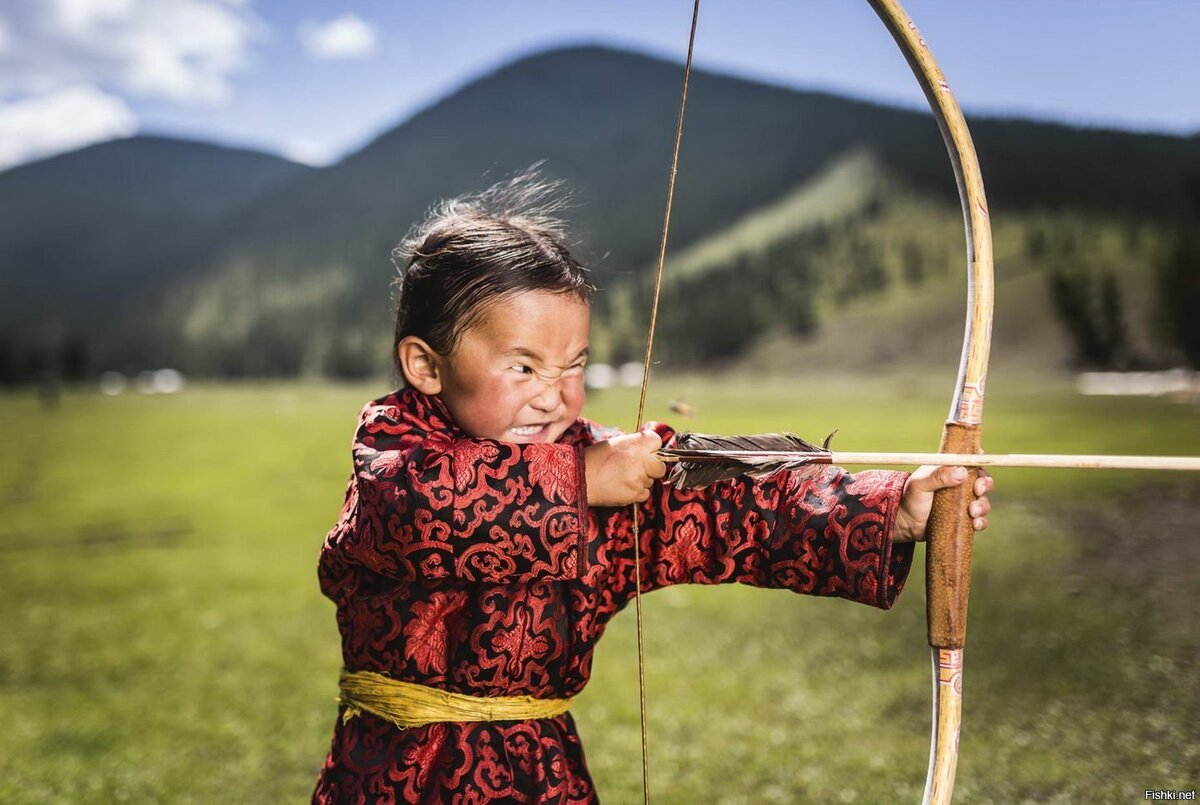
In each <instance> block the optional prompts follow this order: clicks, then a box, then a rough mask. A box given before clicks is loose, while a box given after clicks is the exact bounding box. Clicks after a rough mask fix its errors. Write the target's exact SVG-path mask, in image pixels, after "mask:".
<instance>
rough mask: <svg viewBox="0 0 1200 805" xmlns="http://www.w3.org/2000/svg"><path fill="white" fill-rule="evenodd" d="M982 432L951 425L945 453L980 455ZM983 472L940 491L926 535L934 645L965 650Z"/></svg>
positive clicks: (973, 472)
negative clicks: (975, 507)
mask: <svg viewBox="0 0 1200 805" xmlns="http://www.w3.org/2000/svg"><path fill="white" fill-rule="evenodd" d="M982 436H983V431H982V429H981V428H980V426H979V425H964V424H960V423H957V422H947V423H946V427H945V429H944V430H943V431H942V444H941V447H940V448H939V449H938V452H941V453H980V452H982V450H981V449H980V443H981V441H982ZM978 477H979V468H978V467H967V480H966V481H965V482H964V483H961V484H959V485H958V486H953V487H949V488H947V489H939V490H938V491H937V492H935V493H934V495H933V508H932V510H931V511H930V513H929V525H928V527H927V529H926V534H927V535H928V537H927V539H928V544H927V546H926V550H925V607H926V615H927V618H928V624H929V645H930V646H932V647H933V648H940V649H961V648H962V647H963V644H965V643H966V641H967V597H968V596H969V595H970V592H971V550H972V547H973V545H974V539H975V527H974V525H973V524H972V518H971V515H970V514H969V513H968V511H967V507H968V506H969V505H970V503H971V501H972V500H974V498H975V495H974V487H975V479H976V478H978Z"/></svg>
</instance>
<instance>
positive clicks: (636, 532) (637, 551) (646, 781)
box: [633, 0, 700, 805]
mask: <svg viewBox="0 0 1200 805" xmlns="http://www.w3.org/2000/svg"><path fill="white" fill-rule="evenodd" d="M699 17H700V0H694V2H693V5H692V30H691V33H689V34H688V50H687V62H686V63H685V64H684V68H683V89H682V90H681V91H680V93H679V116H678V118H677V120H676V122H675V148H674V150H673V151H672V153H671V173H670V176H669V178H668V180H667V206H666V210H665V211H664V213H663V226H662V238H661V241H660V243H659V247H658V267H657V268H656V270H655V273H654V299H653V301H652V302H651V305H650V326H649V328H648V329H647V331H646V360H645V363H644V365H643V366H642V390H641V395H640V396H639V398H638V410H637V424H636V426H635V427H634V431H635V432H637V431H640V430H641V429H642V424H643V418H644V416H645V413H646V391H647V389H649V387H650V360H651V356H652V355H653V353H654V327H655V325H656V324H657V323H658V300H659V297H660V296H661V294H662V280H663V266H664V264H665V263H666V258H667V234H668V232H669V231H670V229H671V205H672V203H673V202H674V200H675V177H676V176H677V175H678V173H679V146H680V143H682V142H683V114H684V110H685V109H686V108H687V95H688V82H689V80H690V79H691V76H692V50H693V48H694V47H695V44H696V21H697V20H698V19H699ZM641 542H642V538H641V514H640V511H639V509H638V504H636V503H634V504H633V578H634V596H633V597H634V610H635V611H636V613H637V663H638V705H639V711H638V712H639V718H640V721H641V728H642V801H643V802H644V803H646V804H647V805H649V802H650V752H649V742H648V741H647V738H646V724H647V722H646V653H645V649H644V647H643V642H642V551H641Z"/></svg>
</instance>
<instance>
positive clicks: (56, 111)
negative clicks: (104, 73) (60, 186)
mask: <svg viewBox="0 0 1200 805" xmlns="http://www.w3.org/2000/svg"><path fill="white" fill-rule="evenodd" d="M136 129H137V121H136V120H135V119H134V116H133V113H132V112H131V111H129V107H128V106H126V105H125V102H124V101H122V100H121V99H120V98H117V97H115V96H112V95H106V94H105V93H103V92H101V91H100V90H98V89H96V88H95V87H93V86H88V85H80V86H75V87H64V88H61V89H56V90H53V91H51V92H48V93H45V94H43V95H40V96H37V97H33V98H26V99H23V100H19V101H13V102H10V103H0V170H3V169H5V168H8V167H11V166H13V165H16V164H17V163H20V162H26V161H28V160H31V159H37V158H38V157H44V156H50V155H51V154H55V153H59V152H61V151H70V150H72V149H75V148H81V147H83V146H85V145H89V144H91V143H94V142H99V141H101V140H111V139H113V138H116V137H128V136H129V135H131V134H133V133H134V131H135V130H136Z"/></svg>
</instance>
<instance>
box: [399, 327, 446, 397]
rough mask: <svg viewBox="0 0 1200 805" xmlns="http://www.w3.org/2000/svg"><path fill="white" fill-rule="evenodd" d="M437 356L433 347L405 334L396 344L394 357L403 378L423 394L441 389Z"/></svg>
mask: <svg viewBox="0 0 1200 805" xmlns="http://www.w3.org/2000/svg"><path fill="white" fill-rule="evenodd" d="M439 357H440V356H439V355H438V354H437V352H435V351H434V350H433V347H431V346H429V345H428V344H426V343H425V342H424V341H422V340H421V339H420V338H417V337H416V336H415V335H408V336H405V337H404V338H402V339H401V340H400V343H399V344H397V345H396V358H397V359H398V360H399V362H400V371H402V372H403V373H404V380H405V381H406V382H407V383H408V385H410V386H412V387H413V388H415V389H416V390H417V391H419V392H421V393H423V394H437V393H438V392H440V391H441V390H442V377H441V374H440V372H439V364H438V358H439Z"/></svg>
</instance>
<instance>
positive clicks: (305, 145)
mask: <svg viewBox="0 0 1200 805" xmlns="http://www.w3.org/2000/svg"><path fill="white" fill-rule="evenodd" d="M283 155H284V156H285V157H287V158H288V159H290V160H292V161H293V162H302V163H304V164H305V165H312V166H313V167H316V168H321V167H324V166H326V165H330V164H332V163H333V162H334V160H335V159H336V158H337V154H336V152H335V151H334V150H333V149H332V148H330V147H329V146H328V145H327V144H325V143H322V142H317V141H316V140H309V139H306V138H304V137H298V138H296V139H294V140H290V141H288V142H286V143H284V144H283Z"/></svg>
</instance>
